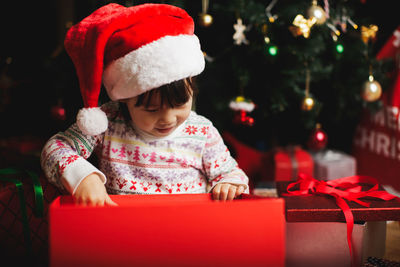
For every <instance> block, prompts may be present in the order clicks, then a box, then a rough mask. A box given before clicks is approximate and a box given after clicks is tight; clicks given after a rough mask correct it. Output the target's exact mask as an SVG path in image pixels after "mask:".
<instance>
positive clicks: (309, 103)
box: [301, 96, 315, 111]
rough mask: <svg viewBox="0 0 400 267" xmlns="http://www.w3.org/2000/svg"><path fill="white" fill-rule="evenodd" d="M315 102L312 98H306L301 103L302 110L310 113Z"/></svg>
mask: <svg viewBox="0 0 400 267" xmlns="http://www.w3.org/2000/svg"><path fill="white" fill-rule="evenodd" d="M314 104H315V101H314V99H313V98H312V97H309V96H306V97H304V98H303V101H302V103H301V109H302V110H304V111H310V110H312V109H313V107H314Z"/></svg>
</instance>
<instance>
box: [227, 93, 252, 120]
mask: <svg viewBox="0 0 400 267" xmlns="http://www.w3.org/2000/svg"><path fill="white" fill-rule="evenodd" d="M229 107H230V108H231V109H232V110H234V111H236V113H235V116H234V118H233V122H234V123H236V124H241V125H246V126H253V125H254V118H252V117H250V116H249V115H248V113H250V112H252V111H253V110H254V108H255V104H254V103H253V101H251V100H250V99H246V98H244V97H243V96H238V97H236V98H235V100H232V101H231V102H230V103H229Z"/></svg>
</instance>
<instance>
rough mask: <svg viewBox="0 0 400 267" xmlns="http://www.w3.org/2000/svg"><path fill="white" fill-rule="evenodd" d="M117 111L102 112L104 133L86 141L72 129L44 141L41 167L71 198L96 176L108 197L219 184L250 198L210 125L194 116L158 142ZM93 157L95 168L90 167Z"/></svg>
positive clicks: (114, 105) (115, 107)
mask: <svg viewBox="0 0 400 267" xmlns="http://www.w3.org/2000/svg"><path fill="white" fill-rule="evenodd" d="M119 105H120V104H119V103H118V102H109V103H107V104H104V105H103V106H102V107H101V108H102V110H103V111H104V112H105V113H106V115H107V117H108V121H109V122H108V129H107V131H106V132H105V133H103V134H100V135H97V136H90V135H85V134H83V133H82V132H81V131H80V130H79V128H78V127H77V125H76V124H73V125H72V126H71V127H70V128H68V129H67V130H66V131H64V132H59V133H57V134H55V135H54V136H52V137H51V138H50V139H49V140H48V141H47V143H46V144H45V146H44V147H43V150H42V154H41V166H42V169H43V171H44V173H45V174H46V176H47V177H48V179H49V181H50V182H52V183H54V184H56V185H57V186H59V187H60V188H62V189H66V190H67V191H69V192H70V193H71V194H73V193H74V192H75V190H76V188H77V187H78V185H79V183H80V182H81V181H82V180H83V179H84V178H85V177H86V176H87V175H89V174H91V173H93V172H95V173H98V174H99V175H100V176H101V178H102V180H103V182H104V184H105V186H106V189H107V192H108V193H109V194H169V193H174V194H179V193H181V194H182V193H206V192H207V191H210V190H211V189H212V188H213V187H214V186H215V185H216V184H218V183H232V184H240V185H244V186H245V187H246V190H245V192H248V177H247V176H246V174H245V173H244V172H243V171H242V170H241V169H240V168H239V167H238V165H237V162H236V161H235V160H234V159H233V158H232V156H231V155H230V152H229V150H228V149H227V147H226V146H225V144H224V142H223V139H222V138H221V136H220V134H219V132H218V130H217V129H216V128H215V127H214V126H213V124H212V123H211V122H210V121H209V120H208V119H206V118H204V117H203V116H200V115H198V114H196V113H195V112H194V111H192V112H191V113H190V115H189V117H188V118H187V119H186V121H185V122H184V123H182V124H181V125H180V126H179V127H178V128H177V129H176V130H175V131H174V132H173V133H171V134H170V135H168V136H167V137H163V138H156V137H153V136H150V135H148V134H146V133H144V132H142V131H140V130H139V129H137V128H136V127H135V125H133V124H132V122H131V121H130V120H129V121H128V120H125V119H124V116H123V115H122V113H121V110H120V108H119ZM92 153H95V155H96V159H97V164H96V165H98V167H96V166H94V165H93V164H92V163H91V161H88V158H89V156H90V155H91V154H92ZM207 189H208V190H207Z"/></svg>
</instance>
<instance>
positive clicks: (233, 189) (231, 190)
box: [212, 183, 245, 201]
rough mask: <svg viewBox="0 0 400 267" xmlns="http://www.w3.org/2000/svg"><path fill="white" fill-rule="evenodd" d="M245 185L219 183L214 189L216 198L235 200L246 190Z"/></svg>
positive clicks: (213, 193) (214, 197)
mask: <svg viewBox="0 0 400 267" xmlns="http://www.w3.org/2000/svg"><path fill="white" fill-rule="evenodd" d="M244 189H245V188H244V186H243V185H234V184H228V183H221V184H217V185H216V186H215V187H214V188H213V190H212V196H213V199H214V200H222V201H225V200H233V199H234V198H236V197H238V196H240V195H241V194H242V193H243V192H244Z"/></svg>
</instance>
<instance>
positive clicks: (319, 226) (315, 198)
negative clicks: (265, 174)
mask: <svg viewBox="0 0 400 267" xmlns="http://www.w3.org/2000/svg"><path fill="white" fill-rule="evenodd" d="M277 189H278V195H279V196H281V197H283V198H284V199H285V215H286V221H287V225H286V226H287V240H286V244H287V247H286V266H288V267H290V266H296V267H297V266H360V265H361V263H362V262H364V261H365V259H366V258H367V257H382V256H383V254H384V249H385V239H386V221H392V220H393V221H398V220H400V201H399V199H398V198H397V197H396V196H394V195H391V194H389V193H388V192H386V191H385V190H383V189H382V188H381V187H380V186H379V185H378V184H377V181H376V179H374V178H371V177H366V176H351V177H345V178H340V179H335V180H331V181H321V180H317V179H314V178H312V177H309V176H306V175H300V178H299V179H298V180H297V181H296V182H294V183H289V182H279V183H277Z"/></svg>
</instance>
